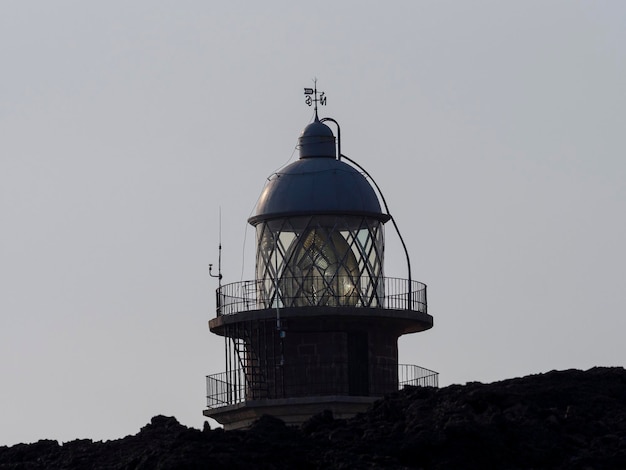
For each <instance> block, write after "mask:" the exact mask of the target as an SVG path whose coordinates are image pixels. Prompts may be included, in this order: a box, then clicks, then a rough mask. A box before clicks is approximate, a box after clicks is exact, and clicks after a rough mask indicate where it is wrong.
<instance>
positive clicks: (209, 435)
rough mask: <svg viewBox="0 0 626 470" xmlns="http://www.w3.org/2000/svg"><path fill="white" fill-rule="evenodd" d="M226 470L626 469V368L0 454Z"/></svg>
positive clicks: (29, 462)
mask: <svg viewBox="0 0 626 470" xmlns="http://www.w3.org/2000/svg"><path fill="white" fill-rule="evenodd" d="M221 468H224V469H226V468H228V469H253V468H265V469H283V468H284V469H327V468H337V469H360V468H371V469H374V468H393V469H405V468H417V469H419V468H421V469H581V470H582V469H585V470H591V469H593V470H599V469H626V371H624V369H623V368H593V369H590V370H588V371H584V372H583V371H579V370H567V371H553V372H549V373H546V374H540V375H532V376H528V377H523V378H518V379H511V380H505V381H502V382H496V383H491V384H482V383H468V384H467V385H463V386H461V385H452V386H449V387H445V388H441V389H430V388H414V387H410V388H406V389H404V390H402V391H399V392H397V393H395V394H392V395H390V396H388V397H386V398H385V399H383V400H380V401H378V402H377V403H375V404H374V406H373V407H372V409H371V410H370V411H369V412H368V413H364V414H362V415H359V416H356V417H355V418H353V419H350V420H334V419H333V417H332V416H331V415H330V414H329V413H326V414H321V415H318V416H314V417H313V418H311V419H310V420H309V421H308V422H307V423H305V424H304V425H303V426H302V427H301V428H299V429H292V428H288V427H287V426H285V425H284V423H282V422H281V421H279V420H276V419H273V418H269V417H264V418H262V419H260V420H259V421H257V422H256V424H255V425H254V426H253V428H252V429H250V430H248V431H231V432H224V431H223V430H221V429H213V430H212V429H209V427H208V426H205V429H203V430H202V431H200V430H197V429H190V428H187V427H186V426H183V425H181V424H179V423H178V422H177V421H176V419H175V418H170V417H165V416H156V417H154V418H152V421H151V422H150V424H148V425H146V426H145V427H143V428H142V429H141V430H140V432H139V433H137V434H136V435H134V436H128V437H125V438H123V439H118V440H114V441H107V442H92V441H91V440H75V441H71V442H66V443H64V444H62V445H60V444H59V443H58V442H57V441H51V440H42V441H39V442H36V443H33V444H18V445H15V446H12V447H0V470H5V469H12V470H18V469H20V470H30V469H221Z"/></svg>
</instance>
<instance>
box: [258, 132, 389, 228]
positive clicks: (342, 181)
mask: <svg viewBox="0 0 626 470" xmlns="http://www.w3.org/2000/svg"><path fill="white" fill-rule="evenodd" d="M299 144H300V159H299V160H298V161H297V162H294V163H292V164H290V165H288V166H287V167H286V168H284V169H283V170H281V171H279V172H278V173H276V174H274V175H273V176H272V177H271V179H270V180H269V182H268V183H267V184H266V185H265V188H264V189H263V192H262V193H261V197H260V198H259V202H258V203H257V207H256V214H255V215H254V216H253V217H251V218H250V219H249V220H248V222H250V223H251V224H252V225H256V224H257V223H259V222H261V221H263V220H267V219H273V218H277V217H290V216H297V215H314V214H344V215H367V216H371V217H375V218H377V219H379V220H381V221H383V222H386V221H387V220H389V218H390V217H389V215H388V214H385V213H383V212H382V211H381V208H380V203H379V201H378V197H377V196H376V193H375V192H374V189H373V188H372V186H371V185H370V184H369V182H368V181H367V179H366V178H365V176H363V175H362V174H361V173H360V172H359V171H358V170H357V169H356V168H354V167H352V166H350V165H348V164H347V163H344V162H342V161H340V160H337V159H336V158H334V157H335V137H334V135H333V133H332V131H331V130H330V128H329V127H328V126H326V125H325V124H323V123H321V122H319V121H317V120H316V121H315V122H313V123H311V124H309V125H308V126H307V127H306V128H305V129H304V131H303V132H302V135H301V136H300V139H299ZM331 151H332V154H331ZM330 157H332V158H330Z"/></svg>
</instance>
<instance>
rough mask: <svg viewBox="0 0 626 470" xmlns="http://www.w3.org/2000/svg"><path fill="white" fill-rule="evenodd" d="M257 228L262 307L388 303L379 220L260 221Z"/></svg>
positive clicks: (331, 217)
mask: <svg viewBox="0 0 626 470" xmlns="http://www.w3.org/2000/svg"><path fill="white" fill-rule="evenodd" d="M256 230H257V260H256V277H257V285H258V289H259V292H258V296H257V299H258V301H259V303H260V305H259V308H270V307H277V306H278V307H305V306H329V307H340V306H351V307H377V306H380V305H382V303H383V298H384V282H383V251H384V243H383V224H382V223H381V222H380V221H379V220H377V219H374V218H372V217H360V216H358V217H357V216H341V215H337V216H335V215H325V216H319V215H318V216H308V217H304V216H298V217H287V218H281V219H274V220H270V221H265V222H260V223H259V224H258V225H257V226H256Z"/></svg>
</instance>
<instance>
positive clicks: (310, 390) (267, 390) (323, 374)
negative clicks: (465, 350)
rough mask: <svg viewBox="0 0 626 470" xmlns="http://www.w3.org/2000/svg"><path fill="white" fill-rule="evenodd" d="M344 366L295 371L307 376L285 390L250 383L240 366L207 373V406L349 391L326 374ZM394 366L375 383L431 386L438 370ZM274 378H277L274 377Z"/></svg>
mask: <svg viewBox="0 0 626 470" xmlns="http://www.w3.org/2000/svg"><path fill="white" fill-rule="evenodd" d="M348 366H349V365H348V364H346V363H328V364H317V365H315V366H311V367H312V368H311V370H308V371H306V373H304V374H297V376H299V377H307V383H306V384H305V383H297V382H294V383H289V382H287V383H286V390H285V389H283V388H281V387H268V386H267V384H256V383H254V384H251V383H250V382H249V381H247V380H246V379H245V375H246V374H245V371H244V369H236V370H233V371H230V372H220V373H217V374H212V375H207V376H206V384H207V407H208V408H209V409H215V408H220V407H222V406H229V405H235V404H237V403H245V402H246V401H248V400H255V399H277V398H285V397H286V396H289V397H296V396H300V397H303V396H323V395H328V394H332V395H338V396H342V395H345V396H349V395H353V394H352V393H350V390H349V389H348V388H346V387H344V388H341V386H340V385H338V384H337V382H336V381H335V379H334V378H333V375H334V374H329V371H331V370H332V371H334V373H335V374H336V373H337V370H341V369H342V368H343V369H345V371H346V372H347V370H348ZM295 367H298V368H302V367H306V366H302V365H297V366H295ZM397 367H398V369H397V372H396V373H395V374H393V373H392V374H390V375H389V376H388V380H387V381H383V382H385V383H382V384H379V386H381V385H382V386H383V387H385V386H389V389H392V388H395V389H396V390H401V389H402V388H404V387H405V386H417V387H435V388H436V387H438V386H439V373H438V372H435V371H432V370H429V369H426V368H424V367H420V366H416V365H413V364H398V366H397ZM281 370H283V372H284V373H286V374H288V375H290V376H294V374H289V373H288V371H287V369H285V368H281ZM275 380H277V379H276V377H275ZM344 385H346V384H344ZM346 386H347V385H346ZM387 391H389V390H387ZM286 392H287V393H286ZM366 396H378V394H377V393H376V392H375V391H374V393H373V395H372V394H368V395H366Z"/></svg>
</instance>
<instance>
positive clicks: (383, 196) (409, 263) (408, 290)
mask: <svg viewBox="0 0 626 470" xmlns="http://www.w3.org/2000/svg"><path fill="white" fill-rule="evenodd" d="M325 119H329V118H325ZM330 120H332V119H330ZM333 122H334V121H333ZM335 124H336V123H335ZM337 128H339V125H337ZM340 156H341V157H343V158H345V159H346V160H348V161H349V162H350V163H352V164H353V165H354V166H356V167H357V168H358V169H359V170H361V171H362V172H363V173H365V176H367V177H368V178H369V179H370V180H371V181H372V183H374V186H376V189H377V190H378V194H379V195H380V198H381V199H382V201H383V205H384V206H385V210H386V211H387V215H389V217H390V218H391V223H392V224H393V226H394V228H395V229H396V233H397V234H398V237H399V238H400V243H402V248H404V255H405V256H406V267H407V271H408V277H409V279H408V283H407V285H408V289H407V300H408V305H409V306H410V305H412V304H411V302H412V298H411V297H412V296H413V293H412V292H411V285H412V284H411V282H412V276H411V258H410V257H409V250H408V248H407V247H406V243H404V238H402V234H401V233H400V229H399V228H398V224H397V223H396V219H394V218H393V215H391V212H389V206H388V205H387V201H386V200H385V195H384V194H383V192H382V191H381V190H380V187H379V186H378V183H376V180H375V179H374V178H372V175H370V174H369V173H368V172H367V170H366V169H365V168H363V167H362V166H361V165H359V164H358V163H357V162H355V161H354V160H352V159H351V158H348V157H346V156H345V155H341V154H340ZM409 308H410V307H409Z"/></svg>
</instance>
